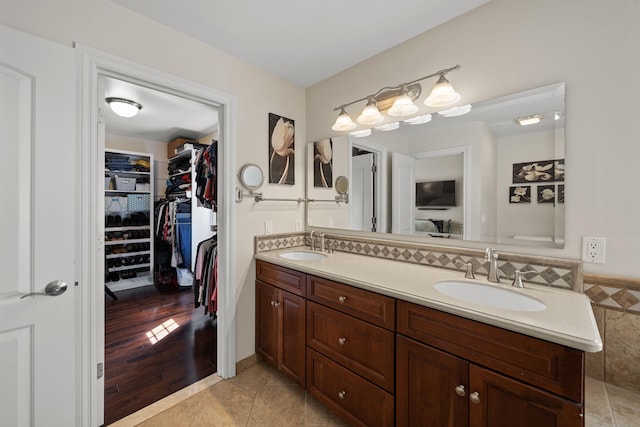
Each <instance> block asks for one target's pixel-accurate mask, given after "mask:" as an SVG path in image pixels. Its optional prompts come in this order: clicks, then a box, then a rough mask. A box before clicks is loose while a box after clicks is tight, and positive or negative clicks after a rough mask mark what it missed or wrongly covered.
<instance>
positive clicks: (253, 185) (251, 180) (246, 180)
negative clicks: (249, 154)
mask: <svg viewBox="0 0 640 427" xmlns="http://www.w3.org/2000/svg"><path fill="white" fill-rule="evenodd" d="M239 178H240V183H241V184H242V186H243V187H244V188H246V189H247V190H257V189H258V188H260V187H262V182H263V181H264V174H263V173H262V169H260V166H258V165H254V164H253V163H248V164H246V165H244V166H242V168H241V169H240V174H239Z"/></svg>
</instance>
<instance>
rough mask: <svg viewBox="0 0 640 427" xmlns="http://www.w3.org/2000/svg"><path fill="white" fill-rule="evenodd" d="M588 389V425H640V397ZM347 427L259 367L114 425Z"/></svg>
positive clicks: (199, 386)
mask: <svg viewBox="0 0 640 427" xmlns="http://www.w3.org/2000/svg"><path fill="white" fill-rule="evenodd" d="M585 387H586V388H585V391H586V405H585V406H586V419H585V427H637V426H640V394H638V393H633V392H630V391H628V390H625V389H622V388H620V387H616V386H612V385H609V384H605V383H602V382H600V381H596V380H593V379H591V378H587V381H586V386H585ZM301 408H302V410H301ZM344 425H347V424H346V423H345V422H343V421H342V420H341V419H339V418H338V417H336V416H335V415H333V414H332V413H331V412H329V410H327V409H325V408H324V407H323V406H322V405H320V404H319V403H318V402H317V401H316V400H315V399H314V398H313V397H311V396H310V395H308V394H307V393H305V392H304V390H301V389H300V388H299V387H298V386H297V385H295V384H293V383H292V382H291V381H289V380H288V379H287V378H285V377H284V376H282V375H281V374H280V373H278V372H277V371H276V370H274V369H273V368H271V367H270V366H269V365H266V364H265V363H258V364H256V365H253V366H251V367H249V368H248V369H246V370H244V371H242V372H241V373H239V374H238V375H237V376H236V377H235V378H232V379H230V380H228V381H222V380H221V379H220V378H219V377H217V376H215V375H213V376H211V377H209V378H207V379H205V380H202V381H200V382H198V383H196V384H194V385H192V386H190V387H187V388H186V389H184V390H181V391H179V392H178V393H175V394H174V395H171V396H169V397H167V398H165V399H163V400H161V401H159V402H156V403H155V404H153V405H150V406H148V407H146V408H144V409H142V410H141V411H138V412H136V413H134V414H131V415H130V416H128V417H126V418H123V419H122V420H120V421H118V422H116V423H114V424H112V425H111V426H113V427H133V426H139V427H165V426H166V427H183V426H184V427H201V426H202V427H205V426H206V427H218V426H344Z"/></svg>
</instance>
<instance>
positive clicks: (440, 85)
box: [424, 74, 462, 107]
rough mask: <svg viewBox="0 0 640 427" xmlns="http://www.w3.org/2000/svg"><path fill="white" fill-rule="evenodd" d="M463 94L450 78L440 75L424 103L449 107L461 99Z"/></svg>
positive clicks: (431, 105) (429, 105) (430, 105)
mask: <svg viewBox="0 0 640 427" xmlns="http://www.w3.org/2000/svg"><path fill="white" fill-rule="evenodd" d="M460 98H462V96H461V95H460V94H459V93H458V92H456V91H455V89H454V88H453V86H451V83H449V80H447V79H446V78H445V77H444V74H441V75H440V78H439V79H438V81H437V82H436V84H435V86H434V87H433V89H432V90H431V93H430V94H429V96H428V97H427V98H426V99H425V100H424V105H426V106H428V107H447V106H449V105H452V104H455V103H456V102H458V101H460Z"/></svg>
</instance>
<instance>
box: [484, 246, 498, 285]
mask: <svg viewBox="0 0 640 427" xmlns="http://www.w3.org/2000/svg"><path fill="white" fill-rule="evenodd" d="M484 260H485V261H487V262H488V263H489V274H488V275H487V280H488V281H490V282H494V283H500V274H499V272H498V252H496V250H495V249H491V248H487V250H486V251H485V252H484Z"/></svg>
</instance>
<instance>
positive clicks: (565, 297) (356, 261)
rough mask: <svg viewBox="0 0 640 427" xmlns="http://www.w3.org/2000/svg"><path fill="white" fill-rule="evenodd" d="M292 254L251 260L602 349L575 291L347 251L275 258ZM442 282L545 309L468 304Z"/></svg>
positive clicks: (534, 334)
mask: <svg viewBox="0 0 640 427" xmlns="http://www.w3.org/2000/svg"><path fill="white" fill-rule="evenodd" d="M293 250H296V251H299V250H304V249H302V248H288V249H281V250H275V251H268V252H262V253H258V254H256V255H255V258H256V259H260V260H263V261H267V262H270V263H273V264H277V265H280V266H283V267H289V268H292V269H294V270H298V271H302V272H304V273H308V274H313V275H316V276H320V277H324V278H327V279H331V280H335V281H337V282H341V283H344V284H347V285H351V286H355V287H357V288H362V289H368V290H370V291H374V292H377V293H380V294H383V295H388V296H391V297H394V298H397V299H400V300H404V301H409V302H413V303H416V304H420V305H423V306H425V307H431V308H434V309H437V310H440V311H444V312H447V313H451V314H455V315H458V316H461V317H465V318H467V319H472V320H477V321H479V322H483V323H487V324H489V325H494V326H498V327H501V328H504V329H508V330H511V331H515V332H520V333H522V334H525V335H529V336H532V337H536V338H540V339H543V340H547V341H551V342H554V343H558V344H562V345H566V346H568V347H572V348H576V349H578V350H583V351H587V352H594V353H595V352H598V351H600V350H602V340H601V339H600V334H599V333H598V326H597V325H596V322H595V318H594V317H593V310H592V309H591V303H590V301H589V298H588V297H587V296H586V295H584V294H580V293H578V292H574V291H569V290H563V289H557V288H552V287H548V286H540V285H533V284H526V283H525V288H524V289H518V288H514V287H513V286H511V281H510V280H509V281H507V280H503V283H490V282H488V281H487V280H486V277H484V276H478V277H477V279H475V280H468V279H465V278H464V271H453V270H448V269H444V268H437V267H428V266H423V265H418V264H412V263H405V262H399V261H393V260H386V259H380V258H374V257H369V256H364V255H355V254H351V253H346V252H336V253H334V254H327V257H326V258H323V259H321V260H308V261H294V260H288V259H284V258H282V257H280V256H279V254H281V253H283V252H289V251H293ZM442 280H457V281H469V282H476V283H482V284H484V285H489V286H496V287H501V288H504V289H508V290H510V291H514V292H518V293H522V294H525V295H528V296H530V297H533V298H535V299H537V300H539V301H541V302H543V303H544V304H545V305H546V308H545V309H544V310H542V311H514V310H505V309H498V308H492V307H487V306H483V305H479V304H474V303H468V302H465V301H463V300H459V299H456V298H453V297H450V296H448V295H445V294H443V293H441V292H439V291H438V290H436V289H435V288H434V287H433V285H434V284H435V283H436V282H439V281H442Z"/></svg>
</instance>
